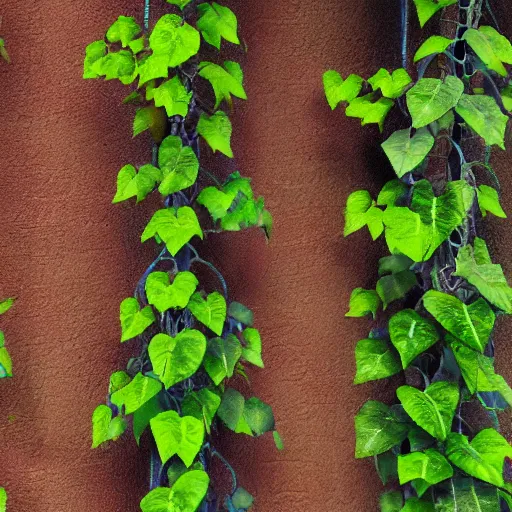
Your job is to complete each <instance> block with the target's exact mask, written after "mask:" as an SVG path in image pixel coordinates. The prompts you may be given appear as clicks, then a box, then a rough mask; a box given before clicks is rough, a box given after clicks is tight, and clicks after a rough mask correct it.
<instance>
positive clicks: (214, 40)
mask: <svg viewBox="0 0 512 512" xmlns="http://www.w3.org/2000/svg"><path fill="white" fill-rule="evenodd" d="M197 10H198V12H199V19H198V21H197V28H198V29H199V30H200V31H201V34H202V35H203V38H204V40H205V41H206V42H207V43H208V44H211V45H212V46H215V48H217V50H220V42H221V39H222V38H223V39H225V40H226V41H228V42H230V43H233V44H240V40H239V39H238V20H237V19H236V16H235V13H234V12H233V11H232V10H231V9H228V8H227V7H224V6H222V5H219V4H218V3H217V2H212V3H211V4H209V3H201V4H199V5H198V6H197Z"/></svg>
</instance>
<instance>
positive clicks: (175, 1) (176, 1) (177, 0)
mask: <svg viewBox="0 0 512 512" xmlns="http://www.w3.org/2000/svg"><path fill="white" fill-rule="evenodd" d="M191 1H192V0H166V2H167V3H168V4H172V5H176V6H177V7H179V8H180V9H183V8H184V7H186V6H187V5H188V4H189V3H190V2H191Z"/></svg>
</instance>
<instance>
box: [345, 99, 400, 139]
mask: <svg viewBox="0 0 512 512" xmlns="http://www.w3.org/2000/svg"><path fill="white" fill-rule="evenodd" d="M376 98H377V95H376V94H375V93H370V94H366V95H365V96H359V97H358V98H355V99H354V100H352V101H351V102H350V105H349V106H348V107H347V110H346V111H345V114H346V115H347V117H358V118H359V119H361V124H362V125H363V126H365V125H367V124H371V123H375V124H378V125H379V129H380V130H381V131H382V129H383V127H384V121H385V119H386V116H387V115H388V113H389V111H390V110H391V109H392V108H393V106H394V104H395V102H394V101H393V100H390V99H389V98H379V99H378V100H376ZM375 100H376V101H375Z"/></svg>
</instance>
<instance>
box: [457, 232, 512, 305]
mask: <svg viewBox="0 0 512 512" xmlns="http://www.w3.org/2000/svg"><path fill="white" fill-rule="evenodd" d="M482 252H483V254H486V255H487V257H488V251H487V245H486V244H485V242H484V240H482V239H481V238H475V241H474V247H471V246H470V245H466V246H464V247H462V248H461V249H460V250H459V253H458V255H457V270H456V272H454V274H453V275H455V276H459V277H462V278H464V279H466V280H467V281H468V283H470V284H472V285H473V286H475V287H476V288H477V290H478V291H479V292H480V293H481V294H482V295H483V296H484V297H485V298H486V299H487V300H488V301H489V302H491V303H492V304H494V305H495V306H496V307H498V308H499V309H501V310H503V311H505V313H508V314H511V313H512V288H510V286H509V285H508V283H507V280H506V278H505V275H504V274H503V269H502V267H501V265H498V264H493V263H492V262H491V261H490V259H484V260H482V259H481V258H480V257H479V254H482Z"/></svg>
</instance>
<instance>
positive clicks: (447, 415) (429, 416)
mask: <svg viewBox="0 0 512 512" xmlns="http://www.w3.org/2000/svg"><path fill="white" fill-rule="evenodd" d="M396 394H397V396H398V399H399V400H400V402H401V403H402V405H403V407H404V409H405V412H406V413H407V414H408V415H409V416H410V417H411V418H412V420H413V421H414V422H415V423H416V424H417V425H418V426H420V427H421V428H422V429H423V430H425V431H427V432H428V433H429V434H430V435H431V436H434V437H436V438H437V439H439V440H440V441H444V440H445V439H446V436H447V435H448V434H449V432H450V430H451V426H452V422H453V416H454V414H455V409H456V408H457V405H458V403H459V388H458V386H457V384H455V383H453V382H443V381H440V382H435V383H434V384H431V385H430V386H429V387H428V388H427V389H426V390H425V392H421V391H420V390H418V389H416V388H413V387H412V386H401V387H399V388H398V389H397V391H396Z"/></svg>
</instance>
